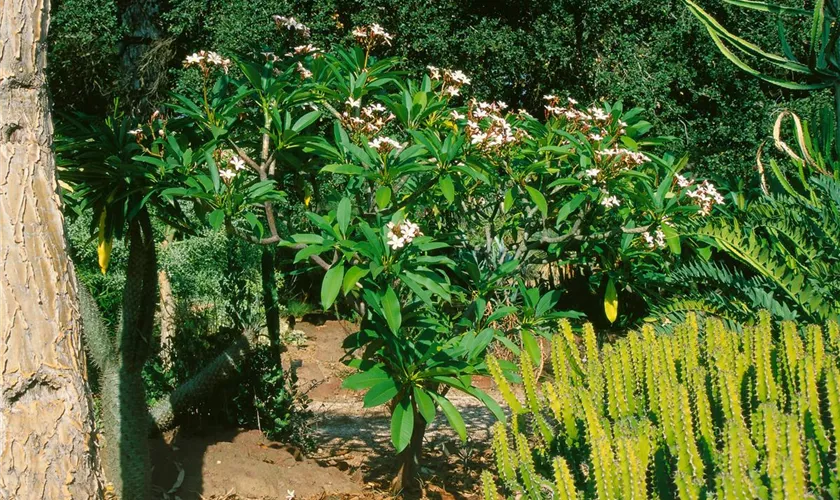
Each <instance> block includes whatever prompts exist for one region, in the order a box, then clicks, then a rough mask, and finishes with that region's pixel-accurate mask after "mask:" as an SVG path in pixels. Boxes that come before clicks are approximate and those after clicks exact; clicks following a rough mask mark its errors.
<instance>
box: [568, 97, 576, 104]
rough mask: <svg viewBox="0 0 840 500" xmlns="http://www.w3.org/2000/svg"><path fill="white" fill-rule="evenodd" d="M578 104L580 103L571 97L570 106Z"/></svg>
mask: <svg viewBox="0 0 840 500" xmlns="http://www.w3.org/2000/svg"><path fill="white" fill-rule="evenodd" d="M577 103H578V102H577V101H576V100H574V99H572V98H571V97H569V104H571V105H572V106H574V105H575V104H577Z"/></svg>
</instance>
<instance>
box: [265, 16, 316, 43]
mask: <svg viewBox="0 0 840 500" xmlns="http://www.w3.org/2000/svg"><path fill="white" fill-rule="evenodd" d="M271 19H273V20H274V24H276V25H277V27H278V28H281V29H282V28H285V29H289V30H294V31H296V32H297V33H298V34H299V35H300V36H302V37H303V38H309V35H310V33H309V28H307V27H306V25H305V24H303V23H301V22H298V20H297V19H295V18H294V17H284V16H278V15H274V16H271Z"/></svg>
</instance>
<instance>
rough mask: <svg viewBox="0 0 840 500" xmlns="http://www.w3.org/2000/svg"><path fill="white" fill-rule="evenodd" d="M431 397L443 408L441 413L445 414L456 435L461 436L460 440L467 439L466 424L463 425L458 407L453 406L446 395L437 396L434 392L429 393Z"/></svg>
mask: <svg viewBox="0 0 840 500" xmlns="http://www.w3.org/2000/svg"><path fill="white" fill-rule="evenodd" d="M431 394H432V397H433V398H434V399H435V401H437V404H439V405H440V409H441V410H443V414H444V415H446V420H448V421H449V425H451V426H452V428H453V429H455V432H457V433H458V436H459V437H460V438H461V441H466V440H467V426H466V425H464V419H463V418H462V417H461V413H460V412H458V409H457V408H455V405H453V404H452V403H451V402H450V401H449V400H448V399H446V397H444V396H438V395H437V394H435V393H431Z"/></svg>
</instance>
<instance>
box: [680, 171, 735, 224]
mask: <svg viewBox="0 0 840 500" xmlns="http://www.w3.org/2000/svg"><path fill="white" fill-rule="evenodd" d="M678 182H679V179H678ZM689 185H690V184H689ZM686 196H688V197H689V198H692V199H693V200H694V201H695V202H696V203H697V205H699V206H700V215H709V214H710V213H712V207H714V206H715V205H716V204H721V203H723V202H724V200H723V196H721V194H720V193H719V192H718V190H717V188H715V186H714V184H712V183H711V182H709V181H703V182H701V183H700V184H698V185H697V189H695V190H694V191H689V192H687V193H686Z"/></svg>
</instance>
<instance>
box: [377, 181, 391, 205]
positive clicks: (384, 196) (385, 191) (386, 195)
mask: <svg viewBox="0 0 840 500" xmlns="http://www.w3.org/2000/svg"><path fill="white" fill-rule="evenodd" d="M389 203H391V188H389V187H388V186H382V187H380V188H379V189H377V190H376V206H377V207H379V209H380V210H383V209H385V207H387V206H388V204H389Z"/></svg>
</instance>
